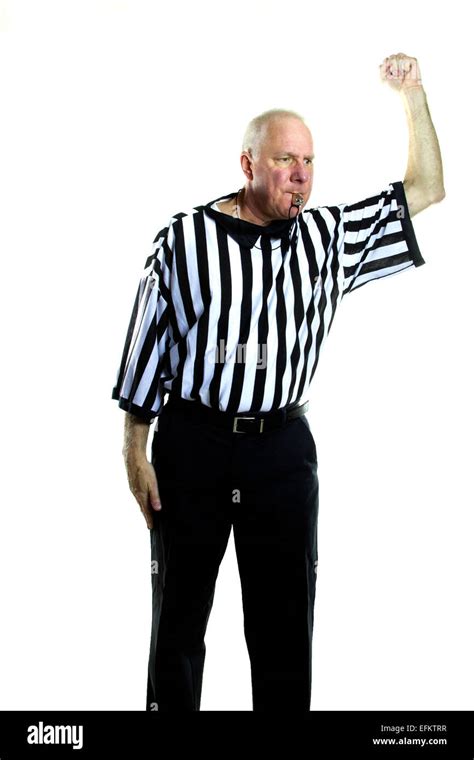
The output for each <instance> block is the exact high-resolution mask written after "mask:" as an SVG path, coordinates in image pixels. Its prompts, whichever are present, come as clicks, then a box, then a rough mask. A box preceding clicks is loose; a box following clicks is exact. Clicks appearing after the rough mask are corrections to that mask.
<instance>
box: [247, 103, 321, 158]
mask: <svg viewBox="0 0 474 760" xmlns="http://www.w3.org/2000/svg"><path fill="white" fill-rule="evenodd" d="M285 120H293V121H294V120H296V121H298V122H300V123H301V124H303V125H304V126H306V124H305V121H304V119H303V117H302V116H301V115H300V114H299V113H297V112H296V111H289V110H287V109H284V108H271V109H270V110H269V111H264V112H263V113H261V114H259V115H258V116H255V117H254V118H253V119H252V121H251V122H249V124H248V125H247V129H246V130H245V134H244V139H243V141H242V151H248V153H250V155H252V156H253V157H255V158H256V157H257V156H258V155H259V153H260V149H261V146H262V144H263V143H264V142H265V140H266V139H267V137H268V134H269V132H271V131H272V130H273V131H274V130H275V129H277V128H278V126H279V125H280V124H281V123H282V121H285ZM306 128H307V129H308V127H307V126H306ZM308 132H309V129H308Z"/></svg>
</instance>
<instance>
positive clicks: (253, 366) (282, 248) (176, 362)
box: [112, 182, 425, 422]
mask: <svg viewBox="0 0 474 760" xmlns="http://www.w3.org/2000/svg"><path fill="white" fill-rule="evenodd" d="M224 197H225V196H224ZM211 205H212V202H211V203H209V204H207V206H198V207H196V208H194V209H192V210H191V211H189V212H188V213H179V214H176V215H175V216H174V217H173V218H172V219H171V220H170V223H169V225H168V226H167V227H165V228H164V229H162V230H161V231H160V232H159V233H158V235H157V236H156V238H155V240H154V243H153V248H152V251H151V253H150V255H149V256H148V258H147V260H146V262H145V268H144V271H143V273H142V276H141V278H140V282H139V286H138V290H137V294H136V298H135V302H134V305H133V310H132V315H131V318H130V322H129V327H128V331H127V335H126V339H125V345H124V349H123V353H122V360H121V363H120V367H119V370H118V373H117V380H116V384H115V386H114V388H113V391H112V398H113V399H115V400H117V401H118V403H119V406H120V407H121V408H122V409H124V410H126V411H128V412H131V413H132V414H135V415H137V416H139V417H141V418H143V419H145V420H147V421H148V422H150V421H151V420H152V419H153V418H154V417H156V416H157V415H158V414H159V412H160V411H161V408H162V405H163V400H164V394H165V393H166V392H167V391H169V390H171V388H173V390H176V391H177V392H178V393H179V394H180V395H181V396H182V397H183V398H186V399H197V400H199V401H200V402H201V403H203V404H206V405H207V406H211V407H213V408H215V409H220V410H227V411H233V412H245V411H253V412H258V411H262V412H263V411H269V410H272V409H277V408H279V407H282V406H285V405H287V404H290V403H292V402H296V401H299V400H300V399H301V400H304V399H305V397H306V394H307V392H308V389H309V386H310V383H311V380H312V378H313V376H314V373H315V370H316V367H317V364H318V359H319V355H320V351H321V347H322V345H323V343H324V340H325V338H326V336H327V335H328V333H329V331H330V328H331V325H332V321H333V319H334V315H335V313H336V309H337V306H338V304H339V303H340V302H341V300H342V298H343V297H344V296H345V295H346V294H347V293H349V292H351V291H353V290H356V289H357V288H360V287H361V286H362V285H365V284H366V283H367V282H370V281H371V280H375V279H378V278H381V277H389V276H392V275H394V274H397V273H399V272H401V271H403V270H404V269H408V268H410V267H412V266H420V265H422V264H424V263H425V262H424V260H423V258H422V256H421V253H420V251H419V248H418V244H417V241H416V238H415V233H414V230H413V225H412V222H411V220H410V217H409V212H408V205H407V200H406V196H405V192H404V188H403V183H402V182H393V183H391V184H390V185H388V187H387V188H386V189H384V190H383V191H382V192H381V193H380V194H378V195H374V196H372V197H370V198H367V199H365V200H363V201H361V202H359V203H354V204H350V205H349V204H340V205H338V206H319V207H316V208H312V209H307V210H305V211H304V212H303V213H302V214H301V215H300V216H299V217H298V220H297V229H296V230H295V233H296V234H295V235H293V236H292V237H291V239H290V238H289V237H286V238H285V237H284V238H282V239H279V238H270V237H268V236H264V235H262V236H261V237H260V238H259V239H258V241H257V243H256V244H255V245H254V246H253V247H249V246H248V245H245V244H244V242H243V240H240V241H239V240H236V239H235V237H234V236H233V235H231V234H229V232H228V231H227V229H226V227H225V226H222V224H220V223H219V221H218V219H219V216H220V215H219V214H216V213H214V214H213V215H211V214H210V213H208V211H207V209H209V207H211ZM243 226H244V227H245V222H243Z"/></svg>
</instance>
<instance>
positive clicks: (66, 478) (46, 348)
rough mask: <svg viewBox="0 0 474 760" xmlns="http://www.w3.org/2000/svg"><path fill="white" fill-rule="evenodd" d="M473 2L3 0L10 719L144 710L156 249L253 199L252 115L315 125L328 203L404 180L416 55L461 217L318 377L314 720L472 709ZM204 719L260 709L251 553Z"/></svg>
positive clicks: (426, 232) (338, 328) (445, 220)
mask: <svg viewBox="0 0 474 760" xmlns="http://www.w3.org/2000/svg"><path fill="white" fill-rule="evenodd" d="M465 13H466V11H465V6H464V4H463V3H461V2H451V3H450V4H449V15H448V11H447V10H442V9H441V6H440V5H439V6H437V5H431V6H428V5H427V4H426V5H425V4H423V3H413V2H398V3H397V4H396V5H395V4H390V3H388V4H387V3H386V4H381V3H379V2H375V1H374V2H369V1H367V0H361V1H359V2H357V3H349V2H346V3H335V4H329V3H324V4H322V3H321V4H319V3H314V2H313V1H312V0H301V2H300V3H299V4H296V5H295V4H290V3H289V2H280V1H279V0H278V1H276V2H262V0H252V2H248V0H240V1H239V2H235V3H230V4H228V3H222V2H218V0H215V1H211V0H202V1H201V2H199V3H191V2H189V3H183V2H182V3H180V4H173V3H162V2H145V1H144V0H134V2H132V1H131V0H93V1H92V0H87V1H86V2H85V1H84V0H81V2H79V1H78V2H74V1H69V2H65V1H64V0H61V1H59V0H58V1H57V2H52V0H45V1H44V2H41V3H38V2H33V1H32V2H26V0H10V1H9V2H8V1H6V2H5V1H4V2H2V3H1V6H0V70H1V72H2V73H1V85H0V87H1V89H0V97H1V111H2V114H1V126H0V129H1V142H0V149H1V156H0V158H1V175H0V176H1V199H0V200H1V211H2V223H1V226H0V234H1V266H2V276H1V282H0V288H1V298H0V303H1V310H2V313H1V326H2V372H1V377H2V398H3V408H2V432H3V435H2V438H3V446H2V473H3V474H2V481H1V505H2V509H1V532H0V542H1V543H0V562H1V565H0V581H1V609H2V618H3V622H2V626H1V646H0V683H1V690H0V709H4V710H13V709H65V710H72V709H86V710H144V709H145V697H146V667H147V660H148V646H149V635H150V622H151V583H150V555H149V532H148V529H147V528H146V524H145V521H144V519H143V517H142V515H141V513H140V511H139V508H138V506H137V504H136V503H135V501H134V499H133V496H132V495H131V493H130V492H129V490H128V484H127V480H126V474H125V469H124V466H123V461H122V454H121V448H122V429H123V421H124V412H123V411H121V410H120V409H119V408H118V406H117V404H116V402H114V401H112V400H111V398H110V396H111V391H112V387H113V385H114V382H115V376H116V371H117V368H118V363H119V360H120V357H121V352H122V347H123V341H124V338H125V331H126V328H127V325H128V320H129V316H130V312H131V308H132V303H133V299H134V296H135V292H136V287H137V284H138V277H139V275H140V273H141V270H142V267H143V265H144V262H145V259H146V257H147V256H148V254H149V252H150V251H151V244H152V241H153V239H154V237H155V235H156V233H157V232H158V230H160V229H161V228H162V227H163V226H164V225H165V224H166V223H167V221H168V219H169V217H170V215H171V214H173V213H175V212H177V211H180V210H186V209H188V208H190V207H191V206H194V205H197V204H199V203H204V202H207V201H209V200H211V199H212V198H216V197H218V196H220V195H224V194H225V193H230V192H232V191H234V190H235V189H237V188H238V187H240V186H241V185H242V184H243V175H241V170H240V164H239V151H240V141H241V137H242V134H243V131H244V129H245V126H246V124H247V122H248V121H249V120H250V119H251V118H252V117H253V116H254V115H256V114H257V113H259V112H261V111H263V110H265V109H267V108H272V107H284V108H291V109H296V110H298V111H300V112H301V113H303V115H304V116H305V117H306V119H307V121H308V123H309V125H310V126H311V127H312V130H313V135H314V144H315V151H316V167H315V182H314V190H313V196H312V200H311V205H327V204H331V203H344V202H354V201H357V200H362V199H363V198H366V197H368V196H369V195H372V194H374V193H377V192H380V190H382V189H383V188H385V187H386V185H387V183H388V182H391V181H395V180H402V179H403V177H404V173H405V168H406V161H407V145H408V131H407V127H406V119H405V113H404V110H403V103H402V101H401V99H400V97H399V95H398V94H397V93H396V92H394V91H392V90H391V89H390V88H389V87H388V86H387V85H386V84H385V85H384V84H382V83H381V82H380V80H379V64H380V63H381V62H382V60H383V59H384V58H385V57H386V56H388V55H391V54H393V53H398V52H403V53H406V54H407V55H411V56H415V57H417V58H418V62H419V65H420V68H421V72H422V76H423V83H424V86H425V90H426V93H427V96H428V103H429V107H430V112H431V115H432V118H433V121H434V124H435V127H436V130H437V134H438V138H439V142H440V146H441V151H442V155H443V162H444V176H445V187H446V193H447V195H446V199H445V200H444V201H443V202H442V203H440V204H437V205H434V206H431V207H430V208H429V209H427V210H425V211H423V212H422V213H421V214H420V215H418V216H417V217H416V218H415V219H414V227H415V232H416V235H417V240H418V243H419V246H420V250H421V252H422V255H423V257H424V258H425V261H426V264H425V265H424V266H422V267H420V268H417V269H411V270H409V271H408V272H403V273H400V274H398V275H396V276H394V277H391V278H387V279H384V280H379V281H377V282H373V283H369V284H368V285H366V286H364V287H363V288H361V289H359V290H357V291H355V292H354V293H353V294H350V295H349V296H348V297H347V299H345V300H344V302H343V303H342V304H341V307H340V309H339V311H338V313H337V315H336V318H335V321H334V324H333V326H332V330H331V334H330V337H329V339H328V341H327V343H326V344H325V347H324V350H323V353H322V355H321V359H320V364H319V367H318V371H317V373H316V376H315V379H314V381H313V386H312V395H311V397H310V401H311V411H310V414H309V419H310V422H311V425H312V429H313V435H314V437H315V440H316V444H317V450H318V457H319V478H320V517H319V573H318V582H317V594H316V607H315V633H314V648H313V651H314V667H313V701H312V709H313V710H330V709H334V710H389V709H396V710H402V709H405V710H420V709H430V710H451V709H462V710H466V709H469V710H472V709H474V703H473V694H472V683H473V681H474V661H473V654H472V641H473V640H474V619H473V610H472V588H473V580H474V567H473V564H474V560H473V551H472V540H473V529H474V518H473V495H472V485H471V483H472V480H471V476H472V469H473V465H472V453H473V445H472V442H473V406H472V388H473V372H472V360H471V356H472V329H473V318H472V306H471V304H472V281H473V244H472V232H471V230H472V214H471V193H470V184H469V183H470V179H471V176H472V169H473V167H472V134H473V124H472V119H471V115H470V113H469V100H470V93H471V91H472V78H471V72H470V70H469V63H470V61H469V59H468V55H469V53H468V51H469V49H470V43H471V39H470V37H471V33H470V25H469V23H468V20H467V17H466V16H465V15H464V14H465ZM206 645H207V659H206V665H205V672H204V685H203V694H202V704H201V709H202V710H251V709H252V704H251V690H250V667H249V662H248V656H247V651H246V647H245V640H244V635H243V622H242V611H241V596H240V584H239V577H238V572H237V565H236V560H235V554H234V545H233V537H232V536H231V539H230V541H229V546H228V551H227V554H226V556H225V558H224V560H223V563H222V565H221V570H220V574H219V577H218V582H217V588H216V596H215V602H214V607H213V611H212V614H211V617H210V621H209V627H208V633H207V637H206Z"/></svg>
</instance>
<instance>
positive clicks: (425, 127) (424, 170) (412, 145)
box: [400, 86, 445, 201]
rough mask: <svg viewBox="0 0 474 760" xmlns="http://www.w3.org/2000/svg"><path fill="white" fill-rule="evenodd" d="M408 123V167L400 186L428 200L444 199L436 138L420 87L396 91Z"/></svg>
mask: <svg viewBox="0 0 474 760" xmlns="http://www.w3.org/2000/svg"><path fill="white" fill-rule="evenodd" d="M400 94H401V96H402V100H403V104H404V107H405V113H406V116H407V122H408V132H409V146H408V164H407V169H406V172H405V179H404V180H403V181H404V184H410V185H413V186H416V187H417V188H419V189H420V190H422V191H423V192H424V193H426V195H427V196H428V197H429V198H430V199H431V200H432V201H438V200H440V199H441V198H443V197H444V195H445V191H444V181H443V164H442V160H441V152H440V149H439V143H438V138H437V136H436V132H435V128H434V126H433V122H432V120H431V115H430V112H429V108H428V102H427V98H426V93H425V90H424V88H423V87H422V86H416V87H407V88H402V89H401V91H400Z"/></svg>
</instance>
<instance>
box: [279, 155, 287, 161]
mask: <svg viewBox="0 0 474 760" xmlns="http://www.w3.org/2000/svg"><path fill="white" fill-rule="evenodd" d="M278 160H279V161H290V156H282V157H281V158H279V159H278Z"/></svg>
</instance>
